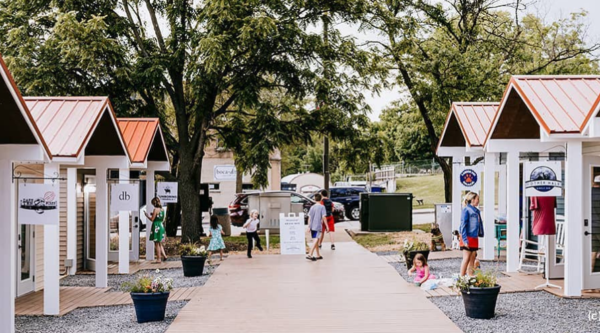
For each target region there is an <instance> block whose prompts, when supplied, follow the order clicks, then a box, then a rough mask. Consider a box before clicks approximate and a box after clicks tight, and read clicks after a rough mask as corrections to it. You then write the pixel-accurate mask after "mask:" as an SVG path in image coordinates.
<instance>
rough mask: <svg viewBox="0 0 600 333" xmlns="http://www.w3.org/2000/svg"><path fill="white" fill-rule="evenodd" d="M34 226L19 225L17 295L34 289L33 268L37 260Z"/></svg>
mask: <svg viewBox="0 0 600 333" xmlns="http://www.w3.org/2000/svg"><path fill="white" fill-rule="evenodd" d="M33 228H34V226H32V225H28V224H21V225H19V232H18V235H17V237H18V238H17V246H18V250H17V296H21V295H24V294H27V293H30V292H32V291H33V289H34V284H35V278H34V275H33V272H34V271H33V269H34V264H35V260H34V258H33V256H34V253H35V245H34V241H33Z"/></svg>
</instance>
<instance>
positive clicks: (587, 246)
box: [582, 157, 600, 289]
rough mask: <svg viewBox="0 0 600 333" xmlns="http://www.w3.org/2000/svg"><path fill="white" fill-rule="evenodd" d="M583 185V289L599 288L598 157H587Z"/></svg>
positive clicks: (599, 171)
mask: <svg viewBox="0 0 600 333" xmlns="http://www.w3.org/2000/svg"><path fill="white" fill-rule="evenodd" d="M584 166H586V167H587V170H588V171H587V172H586V175H585V176H586V182H585V183H584V191H585V192H584V193H585V194H584V203H585V204H584V221H583V232H584V234H583V235H582V237H583V246H584V247H583V253H584V261H583V267H584V268H583V287H584V289H598V288H600V157H588V158H587V162H586V163H585V164H584Z"/></svg>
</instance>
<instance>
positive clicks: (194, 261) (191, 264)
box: [179, 243, 207, 276]
mask: <svg viewBox="0 0 600 333" xmlns="http://www.w3.org/2000/svg"><path fill="white" fill-rule="evenodd" d="M179 255H180V256H181V264H182V265H183V276H200V275H202V273H203V272H204V263H205V262H206V257H207V252H206V249H205V248H204V246H200V247H198V246H196V244H194V243H186V244H180V245H179Z"/></svg>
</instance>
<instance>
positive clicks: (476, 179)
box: [454, 165, 482, 192]
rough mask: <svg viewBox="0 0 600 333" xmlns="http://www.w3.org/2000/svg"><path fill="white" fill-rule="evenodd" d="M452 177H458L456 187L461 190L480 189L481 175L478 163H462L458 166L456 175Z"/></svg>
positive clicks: (472, 190)
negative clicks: (468, 164)
mask: <svg viewBox="0 0 600 333" xmlns="http://www.w3.org/2000/svg"><path fill="white" fill-rule="evenodd" d="M454 177H458V179H457V180H458V188H459V189H460V190H461V191H471V192H479V191H480V190H481V180H482V177H481V166H480V165H471V166H466V165H463V166H461V167H460V168H458V175H455V176H454ZM455 184H456V183H455Z"/></svg>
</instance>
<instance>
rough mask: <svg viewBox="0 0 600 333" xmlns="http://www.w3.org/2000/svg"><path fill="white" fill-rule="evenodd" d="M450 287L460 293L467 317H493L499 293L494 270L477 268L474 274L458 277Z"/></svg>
mask: <svg viewBox="0 0 600 333" xmlns="http://www.w3.org/2000/svg"><path fill="white" fill-rule="evenodd" d="M452 289H454V290H455V291H457V292H458V293H459V294H462V299H463V302H464V304H465V312H466V314H467V317H471V318H477V319H490V318H493V317H494V315H495V311H496V301H497V300H498V294H499V293H500V286H499V285H498V283H497V277H496V273H495V272H493V271H487V272H483V271H481V270H477V271H475V276H462V277H459V278H458V279H457V280H456V282H455V283H454V285H453V286H452Z"/></svg>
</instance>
